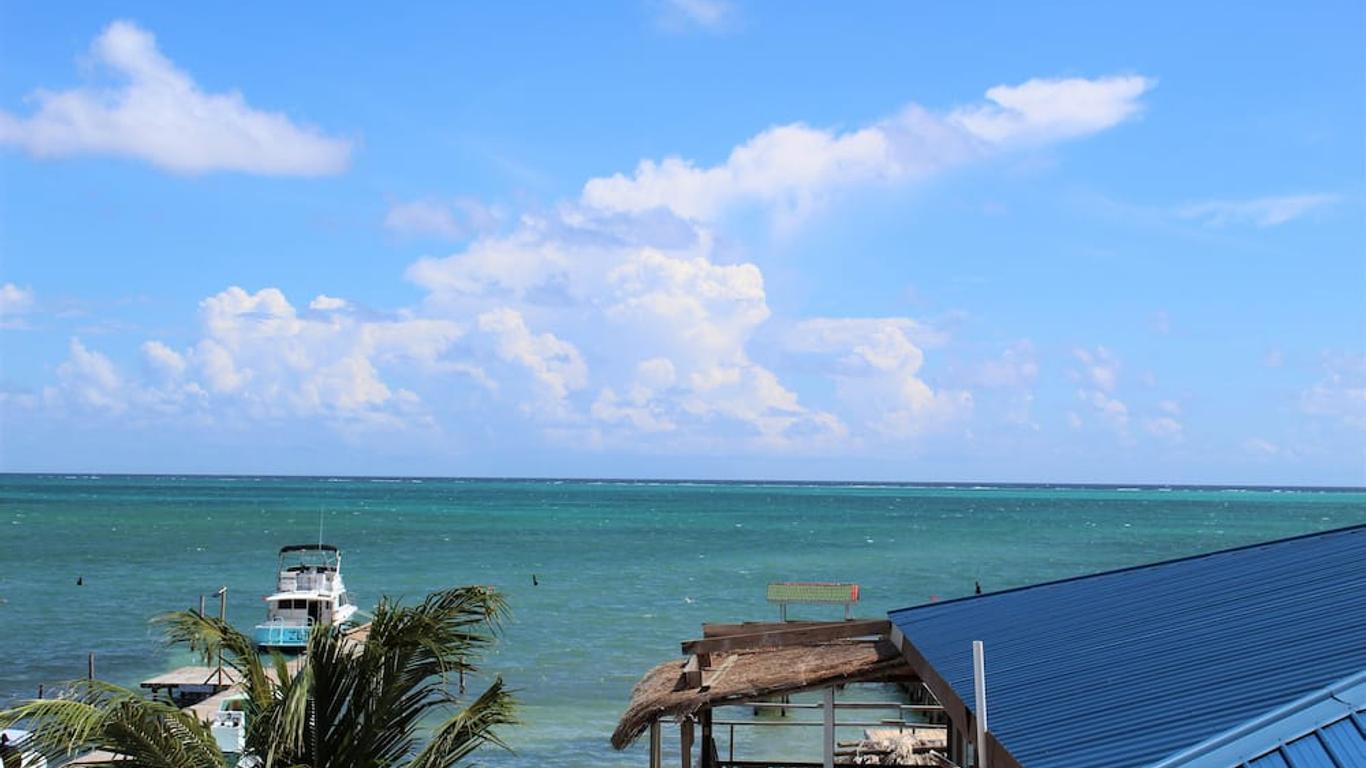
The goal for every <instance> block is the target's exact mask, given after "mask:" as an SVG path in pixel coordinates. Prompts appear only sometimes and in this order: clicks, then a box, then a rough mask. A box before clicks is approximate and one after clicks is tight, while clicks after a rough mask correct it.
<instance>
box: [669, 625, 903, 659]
mask: <svg viewBox="0 0 1366 768" xmlns="http://www.w3.org/2000/svg"><path fill="white" fill-rule="evenodd" d="M890 631H891V622H889V621H887V620H886V619H871V620H868V621H839V622H828V623H825V624H822V625H820V626H813V627H800V628H797V629H779V630H771V631H768V632H751V633H748V634H743V635H726V636H724V637H712V638H706V639H703V640H685V641H684V642H683V644H682V647H683V653H684V655H689V656H691V655H694V654H698V653H716V652H718V651H739V650H746V649H751V648H783V647H786V646H793V645H810V644H812V643H820V642H825V641H829V640H842V639H845V638H850V637H865V636H869V635H884V636H885V635H887V634H888V633H889V632H890Z"/></svg>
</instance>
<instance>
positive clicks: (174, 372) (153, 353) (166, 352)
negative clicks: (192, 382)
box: [142, 341, 186, 378]
mask: <svg viewBox="0 0 1366 768" xmlns="http://www.w3.org/2000/svg"><path fill="white" fill-rule="evenodd" d="M142 356H143V359H145V360H146V361H147V365H148V366H149V367H150V368H152V370H154V371H155V372H156V373H158V374H159V375H161V376H166V377H170V378H179V377H180V376H182V375H184V373H185V367H186V363H185V357H184V356H183V355H181V354H180V353H179V352H176V351H175V350H173V349H171V348H170V347H168V346H166V345H165V344H163V343H161V342H160V341H145V342H143V343H142Z"/></svg>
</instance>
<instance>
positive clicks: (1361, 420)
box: [1299, 354, 1366, 429]
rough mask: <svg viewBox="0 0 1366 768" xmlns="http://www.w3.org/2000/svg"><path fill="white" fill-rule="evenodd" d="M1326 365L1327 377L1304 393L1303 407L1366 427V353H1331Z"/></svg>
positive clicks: (1304, 410) (1342, 422) (1312, 413)
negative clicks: (1332, 354) (1334, 354)
mask: <svg viewBox="0 0 1366 768" xmlns="http://www.w3.org/2000/svg"><path fill="white" fill-rule="evenodd" d="M1323 368H1324V372H1323V378H1322V379H1320V380H1319V381H1318V382H1317V383H1315V384H1314V385H1313V386H1312V387H1309V388H1308V389H1306V390H1304V391H1303V392H1301V393H1300V398H1299V400H1300V402H1299V404H1300V411H1301V412H1302V413H1305V414H1307V415H1309V416H1315V417H1320V418H1325V419H1329V420H1332V421H1336V422H1337V423H1338V424H1340V425H1342V426H1345V427H1349V428H1352V429H1366V355H1356V354H1347V355H1336V356H1330V357H1328V358H1327V359H1325V360H1324V365H1323Z"/></svg>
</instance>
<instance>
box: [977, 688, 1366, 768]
mask: <svg viewBox="0 0 1366 768" xmlns="http://www.w3.org/2000/svg"><path fill="white" fill-rule="evenodd" d="M1362 713H1366V672H1359V673H1357V674H1355V675H1352V676H1351V677H1348V678H1347V679H1345V680H1340V681H1338V682H1336V683H1334V684H1333V685H1330V686H1328V687H1327V688H1323V689H1321V690H1318V691H1315V692H1313V693H1311V694H1309V695H1308V696H1305V697H1303V698H1301V699H1297V700H1296V701H1293V702H1291V703H1290V704H1287V705H1286V706H1284V707H1279V708H1277V709H1273V710H1271V711H1270V712H1267V713H1266V714H1264V715H1260V716H1258V717H1255V718H1253V719H1252V720H1249V721H1247V722H1245V723H1243V724H1241V725H1238V726H1235V727H1234V728H1232V729H1231V730H1228V731H1226V732H1224V733H1221V734H1219V735H1217V736H1215V737H1213V738H1211V739H1208V740H1207V741H1205V742H1203V743H1201V744H1197V745H1196V746H1194V747H1192V748H1190V749H1187V750H1185V751H1183V752H1181V753H1180V754H1177V755H1174V756H1172V757H1169V758H1167V759H1165V760H1163V761H1161V762H1160V763H1157V764H1156V765H1154V766H1153V767H1152V768H1240V767H1245V768H1275V767H1276V766H1290V767H1291V768H1318V766H1324V767H1325V768H1348V767H1351V768H1356V767H1357V766H1361V767H1362V768H1366V726H1364V725H1363V723H1362V720H1361V717H1362ZM987 714H988V715H990V714H991V713H990V711H988V713H987Z"/></svg>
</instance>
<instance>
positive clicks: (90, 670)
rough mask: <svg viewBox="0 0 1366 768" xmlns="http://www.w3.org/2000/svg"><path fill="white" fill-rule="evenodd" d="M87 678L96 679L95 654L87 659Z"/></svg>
mask: <svg viewBox="0 0 1366 768" xmlns="http://www.w3.org/2000/svg"><path fill="white" fill-rule="evenodd" d="M85 676H86V677H87V678H88V679H90V680H94V679H95V654H93V653H91V654H90V655H89V656H87V657H85Z"/></svg>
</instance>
